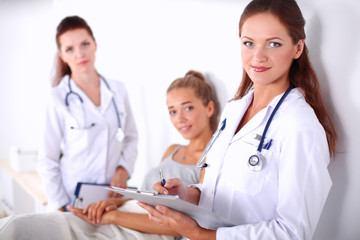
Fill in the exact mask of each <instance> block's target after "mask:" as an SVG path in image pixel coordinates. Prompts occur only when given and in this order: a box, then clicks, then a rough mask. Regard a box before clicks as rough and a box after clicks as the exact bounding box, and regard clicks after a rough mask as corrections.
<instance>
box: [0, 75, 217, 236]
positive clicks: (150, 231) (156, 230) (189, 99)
mask: <svg viewBox="0 0 360 240" xmlns="http://www.w3.org/2000/svg"><path fill="white" fill-rule="evenodd" d="M167 107H168V111H169V115H170V119H171V122H172V124H173V125H174V127H175V128H176V129H177V130H178V131H179V133H180V134H181V135H182V136H183V137H184V138H185V139H187V140H189V143H188V145H179V144H174V145H171V146H170V147H169V148H168V149H167V150H166V152H165V153H164V156H163V158H162V161H161V162H160V165H159V166H157V167H155V168H154V169H152V170H150V171H149V172H148V174H147V175H146V176H145V179H144V183H143V185H142V187H141V189H142V190H149V191H152V185H153V184H154V183H155V182H157V181H159V168H161V169H162V170H163V171H164V173H166V178H180V179H182V181H184V182H185V183H186V184H194V183H198V182H200V181H201V180H200V179H201V172H200V169H199V168H197V167H196V162H197V160H198V158H199V157H200V155H201V153H202V151H203V149H204V148H205V146H206V144H207V143H208V141H209V140H210V138H211V136H212V134H213V132H214V131H215V129H216V127H217V116H216V115H217V113H218V108H217V103H216V101H215V97H214V94H213V91H212V88H211V87H210V85H209V84H208V83H206V82H205V80H204V77H203V75H202V74H201V73H198V72H195V71H189V72H188V73H187V74H186V75H185V77H183V78H178V79H176V80H175V81H173V82H172V83H171V85H170V86H169V88H168V90H167ZM136 202H137V201H135V200H125V199H121V198H109V199H107V200H104V201H99V202H96V203H93V204H90V205H88V206H87V207H86V208H85V209H78V208H74V207H70V206H68V209H69V210H71V212H72V213H60V212H55V213H49V214H25V215H18V216H11V217H8V218H6V219H4V220H0V239H23V238H26V239H110V238H114V239H150V240H151V239H174V236H179V234H178V233H176V232H174V231H172V230H170V229H167V228H164V227H163V226H160V225H158V224H156V223H154V222H152V221H150V220H149V219H148V215H147V213H146V211H145V210H143V209H142V208H141V207H139V206H138V205H137V204H136Z"/></svg>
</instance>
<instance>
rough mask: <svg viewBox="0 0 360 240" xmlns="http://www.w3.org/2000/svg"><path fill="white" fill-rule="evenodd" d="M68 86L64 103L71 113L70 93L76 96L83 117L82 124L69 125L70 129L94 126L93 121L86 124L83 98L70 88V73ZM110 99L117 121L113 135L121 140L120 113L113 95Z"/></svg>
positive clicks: (106, 83)
mask: <svg viewBox="0 0 360 240" xmlns="http://www.w3.org/2000/svg"><path fill="white" fill-rule="evenodd" d="M99 77H100V79H102V80H103V81H104V83H105V85H106V87H107V88H108V89H109V90H110V91H112V90H111V88H110V85H109V84H108V82H107V81H106V80H105V78H104V77H102V76H101V75H99ZM68 87H69V92H68V93H67V94H66V95H65V105H66V107H67V108H68V111H69V112H70V113H71V110H70V105H69V97H70V96H71V95H74V96H76V97H77V98H78V99H79V100H80V103H81V106H82V112H83V119H84V126H80V124H79V122H78V126H77V127H75V126H71V127H70V129H74V130H76V129H77V130H84V129H89V128H91V127H94V126H95V123H91V124H90V125H88V126H86V114H85V109H84V105H83V99H82V97H81V96H80V95H79V94H78V93H76V92H74V91H73V90H72V88H71V84H70V75H69V77H68ZM111 100H112V103H113V106H114V109H115V113H116V119H117V122H118V129H117V131H116V136H115V138H116V140H117V141H119V142H121V141H122V140H123V139H124V137H125V134H124V132H123V130H122V129H121V122H120V114H119V110H118V108H117V106H116V102H115V99H114V97H113V98H112V99H111Z"/></svg>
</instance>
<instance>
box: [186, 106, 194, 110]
mask: <svg viewBox="0 0 360 240" xmlns="http://www.w3.org/2000/svg"><path fill="white" fill-rule="evenodd" d="M185 109H186V111H191V110H193V109H194V107H192V106H190V107H186V108H185Z"/></svg>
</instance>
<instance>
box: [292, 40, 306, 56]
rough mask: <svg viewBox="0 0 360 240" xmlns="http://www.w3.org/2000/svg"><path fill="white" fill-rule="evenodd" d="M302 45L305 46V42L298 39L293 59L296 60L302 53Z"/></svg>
mask: <svg viewBox="0 0 360 240" xmlns="http://www.w3.org/2000/svg"><path fill="white" fill-rule="evenodd" d="M304 45H305V41H304V39H300V40H299V41H298V42H297V44H296V45H295V55H294V59H298V58H299V57H300V56H301V54H302V52H303V51H304Z"/></svg>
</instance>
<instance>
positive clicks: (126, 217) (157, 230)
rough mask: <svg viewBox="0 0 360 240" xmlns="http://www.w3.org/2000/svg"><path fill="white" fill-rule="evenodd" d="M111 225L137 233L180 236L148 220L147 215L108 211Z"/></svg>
mask: <svg viewBox="0 0 360 240" xmlns="http://www.w3.org/2000/svg"><path fill="white" fill-rule="evenodd" d="M107 214H111V216H109V217H111V223H113V224H117V225H120V226H123V227H126V228H129V229H133V230H136V231H139V232H144V233H151V234H161V235H170V236H180V235H179V234H178V233H177V232H175V231H173V230H171V229H170V228H167V227H165V226H162V225H159V224H157V223H155V222H153V221H150V220H149V217H148V215H147V214H141V213H131V212H122V211H119V210H114V211H110V212H108V213H107Z"/></svg>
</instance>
